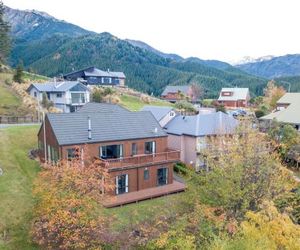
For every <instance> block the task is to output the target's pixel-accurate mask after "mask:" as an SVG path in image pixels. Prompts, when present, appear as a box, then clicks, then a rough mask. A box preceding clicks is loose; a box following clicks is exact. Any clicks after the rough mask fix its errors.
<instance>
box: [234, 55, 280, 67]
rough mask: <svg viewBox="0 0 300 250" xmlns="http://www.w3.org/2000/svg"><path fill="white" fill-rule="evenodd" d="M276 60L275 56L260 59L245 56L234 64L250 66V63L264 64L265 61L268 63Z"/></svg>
mask: <svg viewBox="0 0 300 250" xmlns="http://www.w3.org/2000/svg"><path fill="white" fill-rule="evenodd" d="M272 58H274V56H272V55H269V56H262V57H258V58H254V57H251V56H244V57H243V58H242V59H241V60H240V61H238V62H236V63H233V65H242V64H248V63H257V62H263V61H268V60H271V59H272Z"/></svg>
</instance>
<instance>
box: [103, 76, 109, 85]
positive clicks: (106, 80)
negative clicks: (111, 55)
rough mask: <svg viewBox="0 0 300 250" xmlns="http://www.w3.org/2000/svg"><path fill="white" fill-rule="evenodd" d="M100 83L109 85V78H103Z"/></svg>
mask: <svg viewBox="0 0 300 250" xmlns="http://www.w3.org/2000/svg"><path fill="white" fill-rule="evenodd" d="M102 83H104V84H108V83H111V78H110V77H103V78H102Z"/></svg>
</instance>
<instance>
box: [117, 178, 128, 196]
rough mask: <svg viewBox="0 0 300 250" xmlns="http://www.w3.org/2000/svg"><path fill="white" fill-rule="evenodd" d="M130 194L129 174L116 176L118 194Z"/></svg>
mask: <svg viewBox="0 0 300 250" xmlns="http://www.w3.org/2000/svg"><path fill="white" fill-rule="evenodd" d="M123 193H128V174H122V175H118V176H116V194H123Z"/></svg>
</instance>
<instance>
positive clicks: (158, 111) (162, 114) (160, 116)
mask: <svg viewBox="0 0 300 250" xmlns="http://www.w3.org/2000/svg"><path fill="white" fill-rule="evenodd" d="M141 111H150V112H151V113H152V115H153V116H154V117H155V119H156V120H157V121H158V122H159V124H160V126H161V127H162V128H163V127H164V126H165V125H166V124H167V123H168V122H169V121H171V120H172V119H173V118H174V117H175V116H176V113H175V111H174V109H173V108H172V107H160V106H144V107H143V108H142V109H141Z"/></svg>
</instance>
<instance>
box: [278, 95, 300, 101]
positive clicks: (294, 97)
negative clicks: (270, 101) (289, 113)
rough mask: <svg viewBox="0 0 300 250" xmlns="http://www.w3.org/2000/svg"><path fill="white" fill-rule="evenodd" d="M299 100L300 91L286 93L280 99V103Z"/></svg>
mask: <svg viewBox="0 0 300 250" xmlns="http://www.w3.org/2000/svg"><path fill="white" fill-rule="evenodd" d="M295 102H298V103H300V93H285V94H284V95H283V96H282V97H281V98H280V99H279V100H278V101H277V104H279V103H285V104H291V103H295Z"/></svg>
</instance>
